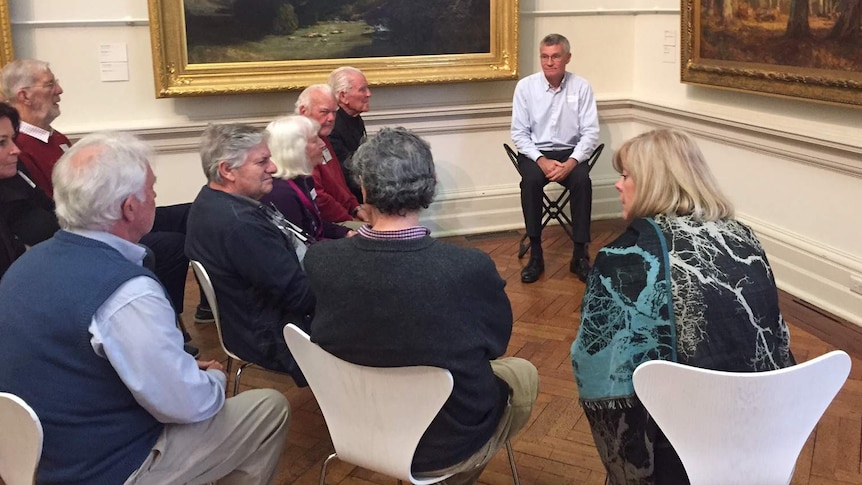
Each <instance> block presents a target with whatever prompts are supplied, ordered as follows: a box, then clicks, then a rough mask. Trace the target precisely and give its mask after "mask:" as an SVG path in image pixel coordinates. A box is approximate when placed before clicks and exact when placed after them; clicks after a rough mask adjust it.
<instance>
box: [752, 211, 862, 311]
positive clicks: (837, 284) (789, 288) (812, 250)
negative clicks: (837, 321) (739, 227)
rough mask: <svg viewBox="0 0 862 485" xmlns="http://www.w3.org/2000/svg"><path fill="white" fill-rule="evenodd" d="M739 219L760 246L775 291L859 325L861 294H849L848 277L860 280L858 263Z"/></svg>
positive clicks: (764, 225) (766, 225)
mask: <svg viewBox="0 0 862 485" xmlns="http://www.w3.org/2000/svg"><path fill="white" fill-rule="evenodd" d="M739 219H740V220H741V221H742V222H744V223H745V224H748V226H749V227H751V229H752V230H754V232H755V233H756V234H757V237H758V238H759V239H760V242H761V244H763V248H764V249H765V250H766V255H767V257H768V258H769V264H770V265H771V266H772V270H773V272H774V273H775V282H776V285H777V286H778V287H779V288H781V289H782V290H784V291H786V292H788V293H790V294H791V295H794V296H796V297H798V298H800V299H802V300H805V301H807V302H809V303H811V304H813V305H815V306H817V307H819V308H822V309H823V310H826V311H827V312H829V313H832V314H834V315H836V316H838V317H840V318H843V319H844V320H847V321H848V322H851V323H853V324H855V325H858V326H862V295H860V294H857V293H853V292H851V291H850V280H851V277H854V276H855V277H856V278H862V261H859V260H858V259H855V258H853V257H851V256H849V255H847V254H842V253H841V252H839V251H836V250H834V249H832V248H828V247H823V246H822V245H818V244H816V243H815V242H813V241H809V240H807V239H805V238H803V237H802V236H800V235H798V234H793V233H790V232H788V231H786V230H783V229H780V228H778V227H775V226H773V225H771V224H769V223H767V222H764V221H759V220H756V219H753V218H750V217H746V216H743V215H740V216H739Z"/></svg>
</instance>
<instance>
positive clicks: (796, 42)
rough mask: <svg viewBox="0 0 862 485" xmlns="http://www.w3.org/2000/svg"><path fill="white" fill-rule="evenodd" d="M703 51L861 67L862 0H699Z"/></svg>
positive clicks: (727, 56) (789, 62)
mask: <svg viewBox="0 0 862 485" xmlns="http://www.w3.org/2000/svg"><path fill="white" fill-rule="evenodd" d="M700 26H701V30H700V56H701V57H704V58H710V59H719V60H727V61H742V62H754V63H759V64H771V65H781V66H792V67H803V68H816V69H839V70H844V71H855V72H862V49H860V47H862V30H860V29H862V0H700Z"/></svg>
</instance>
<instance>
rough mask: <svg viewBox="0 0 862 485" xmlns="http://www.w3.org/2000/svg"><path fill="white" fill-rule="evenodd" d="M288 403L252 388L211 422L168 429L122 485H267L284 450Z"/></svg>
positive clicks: (275, 393) (275, 394) (229, 402)
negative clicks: (211, 484) (207, 484)
mask: <svg viewBox="0 0 862 485" xmlns="http://www.w3.org/2000/svg"><path fill="white" fill-rule="evenodd" d="M289 421H290V404H289V403H288V402H287V399H286V398H285V397H284V396H283V395H282V394H281V393H280V392H278V391H275V390H272V389H255V390H250V391H245V392H243V393H240V394H239V395H237V396H234V397H232V398H229V399H227V400H226V401H225V404H224V407H223V408H222V409H221V410H220V411H219V412H218V414H216V415H215V416H213V417H212V418H210V419H207V420H206V421H201V422H199V423H192V424H168V425H166V426H165V429H164V431H162V434H161V436H159V439H158V441H156V444H155V445H153V450H152V451H151V452H150V454H149V456H148V457H147V459H146V460H144V463H143V464H142V465H141V467H140V468H138V470H136V471H135V472H134V473H132V475H131V476H130V477H129V478H128V480H126V482H125V483H126V485H149V484H153V485H164V484H168V483H170V484H203V483H209V482H216V481H217V482H218V483H219V484H260V485H264V484H268V483H270V482H271V481H272V478H273V475H274V474H275V469H276V466H277V465H278V460H279V458H281V452H282V450H283V449H284V443H285V438H286V435H287V427H288V422H289Z"/></svg>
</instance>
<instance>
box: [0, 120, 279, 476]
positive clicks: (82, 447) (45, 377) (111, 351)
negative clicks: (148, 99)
mask: <svg viewBox="0 0 862 485" xmlns="http://www.w3.org/2000/svg"><path fill="white" fill-rule="evenodd" d="M149 156H150V149H149V147H148V146H147V145H146V144H144V143H143V142H142V141H140V140H139V139H137V138H135V137H133V136H131V135H126V134H121V133H96V134H93V135H89V136H87V137H85V138H83V139H82V140H81V141H80V142H78V143H77V144H76V145H74V146H73V147H72V148H71V149H70V150H69V151H68V152H67V153H66V154H65V155H64V156H63V157H62V158H61V159H60V160H59V162H58V163H57V165H56V166H55V168H54V176H53V180H54V183H55V192H54V195H55V201H56V205H57V208H56V211H57V217H58V219H59V222H60V226H61V228H62V230H60V231H58V232H57V233H56V234H55V235H54V237H52V238H51V239H49V240H47V241H45V242H43V243H40V244H37V245H36V246H34V247H33V248H32V249H31V250H29V251H27V252H26V253H25V254H24V255H23V256H22V257H21V258H19V259H18V260H17V261H16V262H15V264H13V266H12V267H10V268H9V271H8V272H7V273H6V275H5V276H4V277H3V279H2V281H0V390H3V391H6V392H12V393H14V394H16V395H18V396H20V397H22V398H23V399H24V400H25V401H26V402H28V403H29V404H30V405H31V406H32V407H33V409H34V410H35V412H36V414H37V416H39V418H40V420H41V422H42V427H43V430H44V445H43V450H42V458H41V460H40V462H39V469H38V471H37V477H36V481H37V482H45V483H105V484H118V485H119V484H123V483H127V484H165V483H188V482H194V483H205V482H211V481H216V480H219V482H220V483H236V484H240V483H242V484H265V483H270V481H271V480H272V477H273V474H274V472H275V468H276V465H277V464H278V460H279V457H280V455H281V452H282V449H283V447H284V440H285V434H286V432H287V424H288V421H289V417H290V412H289V405H288V403H287V400H286V399H285V398H284V396H283V395H282V394H281V393H279V392H277V391H274V390H271V389H261V390H252V391H247V392H244V393H242V394H240V395H238V396H235V397H233V398H231V399H227V400H225V380H226V379H225V375H224V373H223V371H222V366H221V365H220V364H219V363H218V362H217V361H205V362H204V361H200V362H198V361H195V359H194V358H192V357H191V356H190V355H188V354H187V353H185V352H184V351H183V337H182V334H181V333H180V331H179V329H178V328H177V326H176V317H175V314H174V310H173V308H172V306H171V303H170V302H169V301H168V298H167V296H166V294H165V290H164V288H163V287H162V285H161V284H160V283H159V282H158V280H157V279H156V278H155V275H154V274H153V273H152V272H150V271H149V270H147V269H145V268H143V267H142V265H141V264H142V261H143V258H144V255H145V250H144V248H143V247H141V246H139V245H138V244H136V243H137V241H138V240H139V239H140V238H141V236H142V235H144V234H146V233H147V232H149V230H150V228H151V227H152V224H153V219H154V217H155V196H156V193H155V191H154V189H153V185H154V183H155V176H154V175H153V171H152V169H151V168H150V165H149V162H148V158H149Z"/></svg>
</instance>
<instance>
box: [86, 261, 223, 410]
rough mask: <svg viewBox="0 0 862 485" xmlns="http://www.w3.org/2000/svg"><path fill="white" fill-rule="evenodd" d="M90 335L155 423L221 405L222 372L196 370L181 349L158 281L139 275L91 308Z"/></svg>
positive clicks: (173, 322) (173, 317)
mask: <svg viewBox="0 0 862 485" xmlns="http://www.w3.org/2000/svg"><path fill="white" fill-rule="evenodd" d="M98 322H101V324H98ZM90 333H91V334H92V335H93V337H92V339H91V343H92V345H93V348H94V350H95V351H96V353H97V354H98V355H100V356H103V357H106V358H107V359H108V360H109V361H110V362H111V365H112V366H113V367H114V369H115V370H116V371H117V374H118V375H119V376H120V379H122V380H123V382H124V383H125V384H126V387H128V388H129V391H131V393H132V395H133V396H134V397H135V400H136V401H137V402H138V404H140V405H141V406H142V407H143V408H144V409H146V410H147V411H148V412H149V413H150V414H152V415H153V417H155V418H156V419H157V420H159V421H160V422H163V423H195V422H199V421H203V420H205V419H208V418H210V417H212V416H213V415H215V414H216V413H217V412H218V411H219V410H220V409H221V407H222V405H223V404H224V399H225V396H224V389H225V375H224V373H222V372H221V371H218V370H209V371H202V370H200V369H199V368H198V363H197V361H196V360H195V359H194V358H193V357H192V356H191V355H189V354H187V353H186V352H185V351H184V350H183V336H182V334H181V333H180V331H179V329H178V328H177V326H176V314H175V313H174V310H173V307H171V304H170V302H169V301H168V298H167V296H165V292H164V290H163V289H162V286H161V285H160V284H159V282H158V281H156V280H154V279H152V278H149V277H146V276H139V277H136V278H133V279H131V280H129V281H127V282H126V283H124V284H123V285H122V286H120V287H119V288H118V289H117V291H115V292H114V294H113V295H112V296H111V297H110V298H108V300H107V301H106V302H105V303H104V304H103V305H102V306H101V307H100V308H99V309H98V311H97V312H96V315H95V316H94V317H93V323H92V324H91V325H90Z"/></svg>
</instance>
